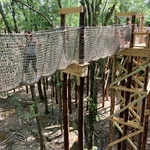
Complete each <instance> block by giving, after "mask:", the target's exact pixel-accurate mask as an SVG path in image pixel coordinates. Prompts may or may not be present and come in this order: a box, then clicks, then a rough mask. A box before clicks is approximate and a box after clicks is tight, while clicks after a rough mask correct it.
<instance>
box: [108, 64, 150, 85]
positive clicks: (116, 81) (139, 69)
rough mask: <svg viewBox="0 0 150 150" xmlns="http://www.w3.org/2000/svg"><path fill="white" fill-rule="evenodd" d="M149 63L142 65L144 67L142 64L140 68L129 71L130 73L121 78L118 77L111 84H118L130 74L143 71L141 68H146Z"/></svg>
mask: <svg viewBox="0 0 150 150" xmlns="http://www.w3.org/2000/svg"><path fill="white" fill-rule="evenodd" d="M148 65H149V64H145V65H144V66H142V67H141V66H140V67H139V68H138V69H136V70H134V71H132V72H131V73H129V74H127V75H125V76H123V77H120V78H119V79H117V80H115V81H114V82H112V83H111V84H110V86H113V85H115V84H117V83H118V82H120V81H122V80H124V79H127V78H128V77H129V76H132V75H134V74H136V73H137V72H139V71H141V70H144V69H145V68H146V67H147V66H148Z"/></svg>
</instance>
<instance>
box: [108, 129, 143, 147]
mask: <svg viewBox="0 0 150 150" xmlns="http://www.w3.org/2000/svg"><path fill="white" fill-rule="evenodd" d="M141 132H143V129H140V130H138V131H135V132H133V133H130V134H128V135H126V136H124V137H122V138H120V139H118V140H116V141H114V142H112V143H109V144H108V147H112V146H113V145H115V144H117V143H119V142H122V141H124V140H126V139H128V138H131V137H133V136H135V135H137V134H139V133H141Z"/></svg>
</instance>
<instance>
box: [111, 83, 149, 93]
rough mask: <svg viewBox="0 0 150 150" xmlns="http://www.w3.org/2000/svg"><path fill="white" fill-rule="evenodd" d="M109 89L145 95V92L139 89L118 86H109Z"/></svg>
mask: <svg viewBox="0 0 150 150" xmlns="http://www.w3.org/2000/svg"><path fill="white" fill-rule="evenodd" d="M110 88H112V89H115V90H123V91H127V92H134V93H139V94H147V91H144V90H143V89H139V88H127V87H125V86H120V85H116V86H110Z"/></svg>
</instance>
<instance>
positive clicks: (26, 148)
mask: <svg viewBox="0 0 150 150" xmlns="http://www.w3.org/2000/svg"><path fill="white" fill-rule="evenodd" d="M36 93H38V92H36ZM50 93H51V92H50V91H48V95H47V96H48V105H49V112H50V113H49V114H47V115H46V114H45V113H44V111H45V110H44V109H45V105H44V103H43V102H40V100H39V99H38V96H37V101H38V108H39V114H40V118H41V124H42V128H43V134H44V137H45V139H46V149H47V150H63V149H64V148H63V147H64V143H63V141H64V139H63V133H62V132H61V127H60V123H59V120H60V119H59V118H60V117H59V116H60V115H59V106H58V104H56V102H55V99H54V98H51V97H52V96H51V94H50ZM99 97H100V98H99V104H98V115H97V121H96V122H95V123H94V140H93V141H94V145H95V146H97V148H96V149H94V150H107V149H108V147H107V145H108V143H109V141H108V138H109V120H108V119H106V118H107V117H108V116H109V115H110V100H107V101H105V107H101V95H99ZM85 101H86V100H85ZM118 106H119V105H117V104H116V109H118V108H119V107H118ZM72 110H73V111H72V114H69V120H70V122H69V127H70V132H69V134H70V136H69V140H70V150H77V149H78V144H77V139H78V138H77V137H78V129H77V124H78V109H77V108H76V104H75V101H74V100H72ZM87 114H88V113H87V111H86V108H85V119H86V120H87ZM32 115H33V106H32V99H31V93H30V90H29V92H28V93H26V89H25V86H22V87H20V88H19V89H17V90H16V91H15V93H14V92H9V96H8V95H7V96H6V94H3V95H1V98H0V150H40V144H39V138H38V130H37V125H36V120H35V118H33V117H32ZM116 135H117V133H116ZM148 147H149V148H148ZM113 150H116V148H115V147H114V148H113ZM147 150H150V132H148V139H147Z"/></svg>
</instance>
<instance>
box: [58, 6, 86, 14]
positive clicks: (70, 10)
mask: <svg viewBox="0 0 150 150" xmlns="http://www.w3.org/2000/svg"><path fill="white" fill-rule="evenodd" d="M83 12H84V9H83V7H82V6H81V7H70V8H61V9H59V14H64V15H67V14H77V13H83Z"/></svg>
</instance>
